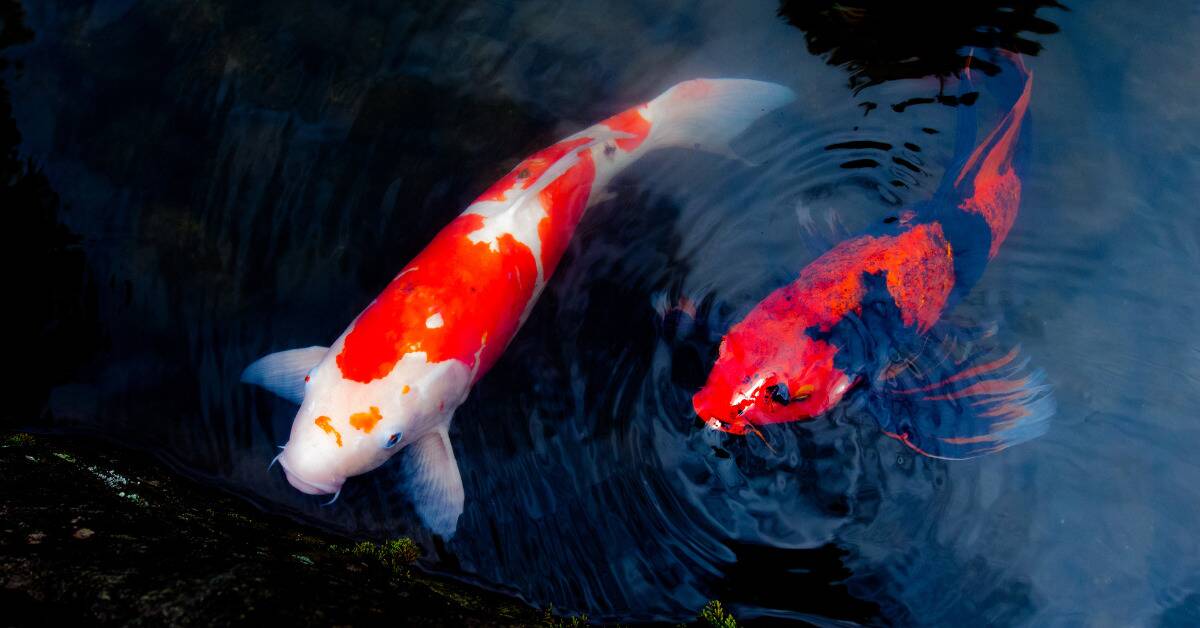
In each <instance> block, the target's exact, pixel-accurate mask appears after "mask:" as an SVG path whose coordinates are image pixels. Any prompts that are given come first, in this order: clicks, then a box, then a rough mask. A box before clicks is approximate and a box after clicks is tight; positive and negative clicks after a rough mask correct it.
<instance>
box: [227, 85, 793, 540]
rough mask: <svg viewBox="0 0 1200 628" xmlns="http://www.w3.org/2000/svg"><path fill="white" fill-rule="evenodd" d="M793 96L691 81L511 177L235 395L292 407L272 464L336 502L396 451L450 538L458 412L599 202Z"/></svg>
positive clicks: (523, 165) (534, 158) (248, 372)
mask: <svg viewBox="0 0 1200 628" xmlns="http://www.w3.org/2000/svg"><path fill="white" fill-rule="evenodd" d="M793 98H794V94H793V93H792V92H791V90H789V89H787V88H785V87H782V86H779V85H775V84H772V83H764V82H760V81H753V80H744V79H697V80H691V81H686V82H683V83H680V84H678V85H676V86H674V87H672V88H671V89H669V90H667V91H666V92H664V93H663V94H662V95H660V96H659V97H658V98H655V99H654V100H651V101H649V102H647V103H645V104H642V105H639V106H636V107H633V108H632V109H629V110H628V111H625V112H623V113H620V114H617V115H615V116H613V117H611V118H608V119H607V120H604V121H603V122H600V123H599V124H596V125H594V126H592V127H589V128H587V129H584V130H582V131H580V132H578V133H576V134H574V135H572V136H570V137H568V138H566V139H564V140H562V141H560V142H558V143H556V144H554V145H553V146H550V147H549V148H546V149H544V150H541V151H538V152H537V153H534V154H533V155H531V156H530V157H528V158H526V159H525V160H523V161H521V162H520V163H519V164H517V166H516V167H514V168H513V169H512V171H510V172H509V173H508V174H507V175H505V176H504V177H503V178H501V179H500V180H499V181H497V182H496V183H495V184H494V185H492V186H491V187H490V188H488V189H487V191H485V192H484V193H483V195H482V196H480V197H479V198H478V199H477V200H476V201H475V202H473V203H472V204H471V205H470V206H468V207H467V208H466V210H465V211H463V213H462V214H460V215H459V216H458V217H457V218H455V219H454V220H453V221H451V222H450V224H448V225H447V226H446V227H445V228H443V229H442V230H441V232H440V233H438V234H437V236H436V237H434V239H433V241H432V242H430V243H429V245H428V246H426V247H425V249H424V250H423V251H421V253H420V254H418V255H417V257H416V258H415V259H413V260H412V261H411V262H410V263H409V264H408V265H407V266H405V267H404V269H403V270H401V271H400V273H399V274H398V275H396V277H395V278H394V279H393V280H392V281H391V283H389V284H388V286H387V287H386V288H385V289H384V290H383V292H382V293H381V294H380V295H379V296H378V297H376V298H375V300H374V301H372V302H371V303H370V304H369V305H368V306H367V307H366V309H365V310H363V311H362V313H361V314H359V315H358V317H357V318H355V319H354V321H353V322H352V323H350V326H349V327H347V328H346V330H345V331H344V332H343V333H342V335H341V336H339V337H338V338H337V340H335V341H334V342H333V344H332V345H330V346H329V347H308V348H302V349H293V350H289V351H281V352H278V353H272V354H270V355H267V356H265V357H263V358H261V359H259V360H258V361H256V362H254V363H253V364H251V365H250V366H248V367H247V368H246V369H245V371H244V373H243V374H242V381H243V382H247V383H250V384H256V385H258V386H261V387H263V388H266V389H267V390H270V391H272V392H274V393H276V394H278V395H280V396H282V397H284V398H285V399H289V400H291V401H293V402H295V403H297V404H299V405H300V409H299V411H298V412H297V414H296V418H295V421H294V423H293V425H292V430H291V435H290V438H289V440H288V442H287V444H286V445H285V446H284V447H283V451H282V453H281V454H280V455H279V456H278V457H277V461H278V462H279V464H280V466H281V467H282V468H283V470H284V473H285V474H286V476H287V480H288V482H289V483H290V484H291V485H292V486H293V487H295V488H296V489H298V490H300V491H301V492H304V493H308V494H329V493H337V492H339V491H340V490H341V487H342V484H343V483H344V482H345V481H346V479H347V478H348V477H350V476H354V475H359V474H362V473H366V472H368V471H371V470H373V469H375V468H377V467H379V466H380V465H381V464H383V463H384V462H385V461H387V460H388V459H389V458H391V457H392V456H393V455H395V454H396V453H397V452H398V451H400V450H402V449H409V450H411V451H410V453H409V454H408V455H406V456H405V458H406V459H407V462H408V463H410V464H409V465H408V466H409V469H408V472H409V476H408V484H409V487H408V488H409V489H410V491H411V494H410V496H411V498H412V501H413V504H414V506H415V508H416V510H417V513H418V514H419V515H420V516H421V518H422V520H423V521H424V522H425V524H426V525H428V526H429V528H430V529H431V530H433V531H434V532H435V533H437V534H440V535H443V536H448V535H450V534H452V533H453V531H454V530H455V529H456V527H457V521H458V517H459V515H460V514H461V513H462V510H463V502H464V493H463V484H462V478H461V477H460V475H459V470H458V464H457V462H456V461H455V455H454V448H453V447H452V446H451V443H450V436H449V431H448V430H449V427H450V422H451V418H452V417H453V415H454V411H455V409H456V408H458V406H459V405H460V404H461V403H462V402H463V401H464V400H465V399H466V398H467V394H468V393H469V392H470V390H471V387H472V386H473V385H474V384H475V383H476V382H478V381H479V379H480V378H481V377H483V375H484V374H485V373H487V372H488V369H490V368H491V367H492V366H493V365H494V364H495V363H496V361H497V360H498V359H499V358H500V355H501V353H502V352H503V351H504V349H505V347H506V346H507V345H508V344H509V342H510V341H511V340H512V339H513V336H514V335H515V334H516V333H517V330H518V329H519V328H520V326H521V324H522V323H523V322H524V321H525V319H526V318H527V317H528V316H529V313H530V311H531V310H532V309H533V306H534V304H535V303H536V301H537V298H538V296H539V295H540V294H541V292H542V290H543V289H544V288H545V286H546V281H547V280H548V279H549V277H550V276H551V274H552V273H553V272H554V269H555V267H556V266H557V265H558V263H559V261H560V260H561V259H562V256H563V252H564V251H565V250H566V248H567V244H568V242H569V241H570V239H571V235H572V233H573V232H574V231H575V227H576V225H578V224H579V221H580V219H581V218H582V217H583V214H584V211H585V210H586V209H587V207H588V206H589V205H591V204H592V203H593V202H594V201H596V200H597V197H598V193H599V192H600V191H602V189H603V188H604V187H605V185H607V184H608V182H609V181H610V180H611V179H612V178H613V176H614V175H616V174H617V173H618V172H620V171H621V170H622V169H624V168H626V167H627V166H629V165H630V164H632V163H633V162H635V161H637V160H638V159H639V158H641V157H642V156H643V155H645V154H646V153H648V152H650V151H653V150H656V149H659V148H667V147H686V148H694V149H700V150H706V151H709V152H715V153H719V154H731V150H730V149H729V146H728V142H729V141H730V140H732V139H733V138H734V137H735V136H737V135H739V134H740V133H741V132H742V131H744V130H745V129H746V128H747V127H749V126H750V124H752V123H753V122H754V121H755V120H757V119H758V118H759V117H761V116H762V115H764V114H766V113H767V112H769V111H771V110H774V109H776V108H778V107H781V106H783V105H784V104H786V103H788V102H790V101H791V100H792V99H793Z"/></svg>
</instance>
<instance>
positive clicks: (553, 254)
mask: <svg viewBox="0 0 1200 628" xmlns="http://www.w3.org/2000/svg"><path fill="white" fill-rule="evenodd" d="M595 179H596V166H595V164H594V163H593V162H592V154H591V152H590V151H580V153H579V163H577V164H575V165H574V166H571V168H570V169H569V170H567V171H566V172H564V173H563V174H562V175H561V176H559V177H558V178H557V179H555V180H554V182H552V183H551V184H550V185H548V186H546V188H545V189H543V190H542V191H541V193H540V194H539V195H538V200H539V201H540V202H541V204H542V209H544V210H545V211H546V217H545V218H543V219H542V220H541V222H539V223H538V239H539V240H541V243H542V269H543V273H544V274H545V275H546V276H549V275H550V273H552V272H554V268H555V267H556V266H558V262H559V260H560V259H562V255H563V252H565V251H566V250H567V245H568V244H570V242H571V234H572V233H574V232H575V226H576V225H578V224H579V219H580V218H582V217H583V210H584V209H586V208H587V204H588V197H589V196H591V192H592V182H593V181H594V180H595Z"/></svg>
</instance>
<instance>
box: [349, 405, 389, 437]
mask: <svg viewBox="0 0 1200 628" xmlns="http://www.w3.org/2000/svg"><path fill="white" fill-rule="evenodd" d="M381 420H383V415H382V414H379V408H377V407H375V406H371V408H370V409H369V410H368V411H366V412H356V413H354V414H351V415H350V427H353V428H355V429H359V430H362V431H364V432H366V433H367V434H370V433H371V430H373V429H375V424H376V423H379V422H380V421H381Z"/></svg>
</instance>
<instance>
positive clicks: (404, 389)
mask: <svg viewBox="0 0 1200 628" xmlns="http://www.w3.org/2000/svg"><path fill="white" fill-rule="evenodd" d="M410 390H412V389H411V388H409V387H408V384H405V385H404V388H401V389H400V394H401V395H407V394H408V391H410Z"/></svg>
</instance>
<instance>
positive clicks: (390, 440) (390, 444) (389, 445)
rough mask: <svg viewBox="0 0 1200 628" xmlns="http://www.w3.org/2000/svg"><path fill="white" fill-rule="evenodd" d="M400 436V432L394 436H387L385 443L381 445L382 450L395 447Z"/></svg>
mask: <svg viewBox="0 0 1200 628" xmlns="http://www.w3.org/2000/svg"><path fill="white" fill-rule="evenodd" d="M400 435H401V432H396V433H395V434H392V435H391V436H389V437H388V439H387V442H386V443H384V444H383V448H384V449H391V448H392V447H395V446H396V443H398V442H400Z"/></svg>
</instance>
